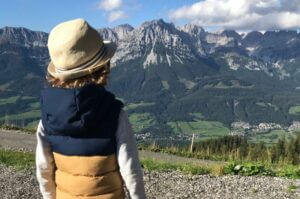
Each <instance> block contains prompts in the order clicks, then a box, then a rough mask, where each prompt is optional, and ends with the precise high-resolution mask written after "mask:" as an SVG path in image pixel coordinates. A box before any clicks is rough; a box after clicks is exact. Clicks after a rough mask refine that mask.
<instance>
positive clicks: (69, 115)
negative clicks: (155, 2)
mask: <svg viewBox="0 0 300 199" xmlns="http://www.w3.org/2000/svg"><path fill="white" fill-rule="evenodd" d="M48 49H49V54H50V58H51V62H50V64H49V65H48V69H47V71H48V73H47V76H46V79H47V81H48V84H49V86H48V87H47V88H45V89H44V90H43V91H42V92H41V111H42V118H41V121H40V123H39V125H38V128H37V148H36V168H37V170H36V172H37V179H38V182H39V186H40V190H41V193H42V195H43V198H44V199H55V198H56V199H119V198H120V199H121V198H125V193H124V189H123V183H125V185H126V187H127V189H128V191H129V195H130V197H131V198H146V195H145V190H144V184H143V176H142V172H141V167H140V163H139V159H138V153H137V147H136V143H135V139H134V136H133V133H132V130H131V127H130V124H129V122H128V116H127V114H126V112H125V111H123V110H122V106H123V104H122V103H121V102H120V101H119V100H117V99H115V96H114V95H113V94H111V93H110V92H108V91H106V90H105V89H104V86H105V85H106V82H107V76H108V74H109V70H110V59H111V58H112V56H113V55H114V53H115V50H116V46H115V45H114V44H113V43H111V42H107V41H103V40H102V38H101V36H100V35H99V34H98V32H97V31H96V30H95V29H93V28H92V27H91V26H90V25H89V24H88V23H87V22H86V21H84V20H83V19H75V20H71V21H67V22H64V23H61V24H59V25H57V26H56V27H55V28H54V29H53V30H52V31H51V32H50V35H49V39H48Z"/></svg>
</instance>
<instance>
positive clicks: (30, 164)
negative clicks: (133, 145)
mask: <svg viewBox="0 0 300 199" xmlns="http://www.w3.org/2000/svg"><path fill="white" fill-rule="evenodd" d="M140 159H141V164H142V167H143V168H144V169H147V170H149V171H158V172H167V171H179V172H182V173H184V174H191V175H203V174H211V175H214V176H221V175H225V174H239V175H246V176H250V175H265V176H279V177H288V178H292V179H300V167H299V166H287V165H285V166H283V165H277V166H276V167H274V165H263V164H260V163H257V162H256V163H251V162H250V163H249V162H231V163H227V164H225V165H224V163H222V162H215V163H214V164H210V165H208V164H204V163H203V164H200V163H199V164H190V163H174V162H166V161H163V160H156V159H153V158H152V159H151V158H147V157H142V158H140ZM0 164H4V165H6V166H13V167H15V168H16V169H18V170H22V169H31V168H34V166H35V155H34V153H32V152H20V151H12V150H6V149H0ZM295 189H297V187H296V186H295V185H293V184H291V185H289V186H288V190H290V191H293V190H295Z"/></svg>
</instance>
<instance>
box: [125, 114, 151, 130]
mask: <svg viewBox="0 0 300 199" xmlns="http://www.w3.org/2000/svg"><path fill="white" fill-rule="evenodd" d="M129 121H130V123H131V124H132V128H133V131H134V132H135V133H138V132H140V131H141V130H143V129H145V128H149V127H150V126H153V125H155V124H156V120H155V118H154V117H153V116H152V115H151V114H150V113H132V114H130V115H129Z"/></svg>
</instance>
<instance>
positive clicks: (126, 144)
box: [116, 110, 146, 199]
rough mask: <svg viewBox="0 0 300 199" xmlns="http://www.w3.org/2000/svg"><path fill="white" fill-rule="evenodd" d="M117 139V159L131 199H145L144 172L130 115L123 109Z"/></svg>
mask: <svg viewBox="0 0 300 199" xmlns="http://www.w3.org/2000/svg"><path fill="white" fill-rule="evenodd" d="M116 140H117V159H118V164H119V167H120V173H121V176H122V178H123V180H124V182H125V185H126V187H127V189H128V191H129V195H130V197H131V199H145V198H146V194H145V188H144V182H143V173H142V169H141V165H140V161H139V157H138V150H137V145H136V141H135V137H134V135H133V133H132V129H131V125H130V124H129V120H128V115H127V113H126V112H125V111H123V110H121V112H120V116H119V124H118V130H117V132H116Z"/></svg>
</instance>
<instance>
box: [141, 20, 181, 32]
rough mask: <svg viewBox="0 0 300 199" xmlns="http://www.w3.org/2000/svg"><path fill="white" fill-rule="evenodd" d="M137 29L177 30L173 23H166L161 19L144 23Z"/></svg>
mask: <svg viewBox="0 0 300 199" xmlns="http://www.w3.org/2000/svg"><path fill="white" fill-rule="evenodd" d="M138 29H140V30H145V29H156V30H177V29H176V27H175V25H174V24H173V23H167V22H165V21H164V20H163V19H158V20H152V21H146V22H144V23H143V24H142V25H141V26H140V27H139V28H138Z"/></svg>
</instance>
